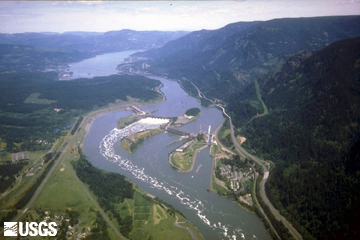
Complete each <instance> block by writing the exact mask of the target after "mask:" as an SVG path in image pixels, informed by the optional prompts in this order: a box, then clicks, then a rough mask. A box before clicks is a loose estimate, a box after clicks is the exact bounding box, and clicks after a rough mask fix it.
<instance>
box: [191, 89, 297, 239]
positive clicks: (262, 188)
mask: <svg viewBox="0 0 360 240" xmlns="http://www.w3.org/2000/svg"><path fill="white" fill-rule="evenodd" d="M191 84H192V85H193V86H194V87H195V88H196V90H197V91H198V96H199V97H200V98H201V97H203V98H205V99H207V100H209V101H211V102H213V103H214V101H213V100H211V99H209V98H207V97H205V95H204V94H203V93H202V92H201V91H200V89H199V88H198V87H197V86H196V85H195V84H194V83H193V82H191ZM216 106H217V107H219V108H220V109H222V112H223V114H224V115H225V116H226V117H227V118H228V119H229V121H230V133H231V139H232V142H233V144H234V146H235V149H236V150H237V152H238V153H239V155H240V156H246V157H248V158H250V159H252V160H253V161H255V162H256V163H257V164H259V165H260V166H261V167H262V169H263V172H264V177H263V179H262V180H261V182H260V196H261V198H262V200H263V202H264V203H265V205H267V206H268V207H269V209H270V211H271V213H272V214H273V215H274V216H275V218H276V219H277V220H278V221H282V222H283V224H284V225H285V227H286V228H287V229H288V230H289V232H290V234H291V235H292V236H293V238H294V239H296V240H301V239H303V238H302V236H301V234H300V233H299V232H298V231H297V230H296V229H295V228H294V227H293V226H292V224H291V223H290V222H289V221H288V220H287V219H286V218H285V217H284V216H282V215H281V214H280V212H279V211H278V210H277V209H276V208H275V207H274V206H273V205H272V203H271V202H270V200H269V198H268V197H267V195H266V191H265V185H266V182H267V180H268V178H269V170H268V169H267V167H266V166H265V165H264V164H263V162H262V160H261V159H260V158H258V157H256V156H254V155H252V154H250V153H248V152H247V151H246V150H245V149H244V148H243V147H241V146H240V144H239V142H238V141H237V139H236V136H235V131H234V125H233V123H232V120H231V117H230V115H229V114H227V113H226V111H225V108H224V107H223V106H221V105H220V104H216ZM255 199H256V195H255ZM256 200H257V199H256ZM258 206H259V207H260V208H261V206H260V205H259V204H258ZM261 210H262V212H263V214H264V213H265V212H264V211H263V209H261ZM264 215H265V214H264ZM265 216H266V215H265ZM270 224H271V223H270ZM274 230H275V229H274Z"/></svg>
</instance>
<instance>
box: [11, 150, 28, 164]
mask: <svg viewBox="0 0 360 240" xmlns="http://www.w3.org/2000/svg"><path fill="white" fill-rule="evenodd" d="M27 159H29V154H28V152H18V153H13V154H11V162H12V163H16V162H17V161H20V160H27Z"/></svg>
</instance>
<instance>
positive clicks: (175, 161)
mask: <svg viewBox="0 0 360 240" xmlns="http://www.w3.org/2000/svg"><path fill="white" fill-rule="evenodd" d="M203 146H205V141H204V140H202V141H200V142H199V141H197V140H195V141H194V142H193V143H192V144H190V146H188V147H187V148H185V149H184V151H183V152H173V153H171V155H170V161H171V164H172V165H173V166H175V167H176V168H178V170H179V171H189V170H190V169H191V166H192V165H193V161H195V159H194V156H195V152H196V150H198V149H200V148H202V147H203Z"/></svg>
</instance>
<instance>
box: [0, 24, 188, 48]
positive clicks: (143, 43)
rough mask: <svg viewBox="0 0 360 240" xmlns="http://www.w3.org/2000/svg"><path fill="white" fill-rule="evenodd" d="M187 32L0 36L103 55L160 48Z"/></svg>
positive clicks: (0, 41) (5, 41) (11, 40)
mask: <svg viewBox="0 0 360 240" xmlns="http://www.w3.org/2000/svg"><path fill="white" fill-rule="evenodd" d="M186 34H187V32H184V31H177V32H166V31H134V30H128V29H124V30H120V31H110V32H105V33H91V32H90V33H88V32H66V33H17V34H0V44H15V45H27V46H33V47H45V48H51V49H68V50H75V51H80V52H86V53H92V54H101V53H105V52H116V51H124V50H129V49H149V48H154V47H161V46H163V45H164V44H165V43H167V42H169V41H171V40H175V39H177V38H179V37H182V36H184V35H186Z"/></svg>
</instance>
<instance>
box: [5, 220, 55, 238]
mask: <svg viewBox="0 0 360 240" xmlns="http://www.w3.org/2000/svg"><path fill="white" fill-rule="evenodd" d="M56 227H57V225H56V223H55V222H50V223H46V222H41V223H39V224H38V223H36V222H30V223H29V222H26V223H25V224H24V223H22V222H19V228H18V223H17V222H4V236H5V237H11V236H15V237H16V236H18V233H19V234H20V236H23V237H25V236H38V235H40V236H42V237H47V236H56V234H57V230H56Z"/></svg>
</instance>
